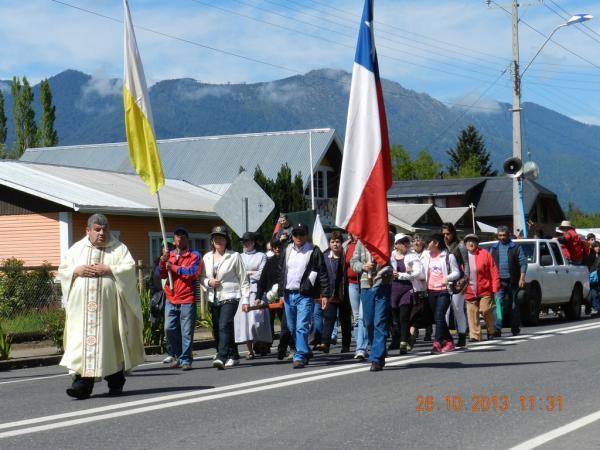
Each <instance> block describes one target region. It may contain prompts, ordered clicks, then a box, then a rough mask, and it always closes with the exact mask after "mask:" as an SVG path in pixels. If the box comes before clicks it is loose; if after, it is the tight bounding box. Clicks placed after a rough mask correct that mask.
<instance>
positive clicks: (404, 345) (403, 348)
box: [400, 342, 408, 355]
mask: <svg viewBox="0 0 600 450" xmlns="http://www.w3.org/2000/svg"><path fill="white" fill-rule="evenodd" d="M407 353H408V342H400V354H401V355H406V354H407Z"/></svg>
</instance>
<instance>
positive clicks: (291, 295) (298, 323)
mask: <svg viewBox="0 0 600 450" xmlns="http://www.w3.org/2000/svg"><path fill="white" fill-rule="evenodd" d="M313 305H314V301H313V299H312V298H311V297H306V296H304V295H301V294H300V293H299V292H297V291H286V293H285V298H284V307H285V316H286V318H287V324H288V329H289V330H290V333H291V335H292V336H294V338H295V341H296V353H295V354H294V361H303V362H304V363H306V362H308V356H309V354H310V349H309V348H308V332H309V328H310V320H311V317H312V314H313Z"/></svg>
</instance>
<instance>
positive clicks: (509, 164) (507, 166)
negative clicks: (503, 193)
mask: <svg viewBox="0 0 600 450" xmlns="http://www.w3.org/2000/svg"><path fill="white" fill-rule="evenodd" d="M502 167H503V168H504V174H505V175H506V176H508V177H511V178H517V177H520V176H521V175H522V174H523V162H522V161H521V160H520V159H519V158H508V159H507V160H506V161H504V165H503V166H502Z"/></svg>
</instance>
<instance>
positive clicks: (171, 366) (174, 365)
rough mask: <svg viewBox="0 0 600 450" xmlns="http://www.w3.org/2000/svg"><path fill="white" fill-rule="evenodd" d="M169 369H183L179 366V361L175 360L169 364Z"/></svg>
mask: <svg viewBox="0 0 600 450" xmlns="http://www.w3.org/2000/svg"><path fill="white" fill-rule="evenodd" d="M169 367H170V368H171V369H179V368H180V367H181V365H180V364H179V360H177V359H175V358H173V361H171V364H169Z"/></svg>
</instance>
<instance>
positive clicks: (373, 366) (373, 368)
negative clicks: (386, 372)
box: [369, 362, 383, 372]
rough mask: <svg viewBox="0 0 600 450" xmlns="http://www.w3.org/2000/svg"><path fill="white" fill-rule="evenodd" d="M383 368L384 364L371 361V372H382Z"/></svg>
mask: <svg viewBox="0 0 600 450" xmlns="http://www.w3.org/2000/svg"><path fill="white" fill-rule="evenodd" d="M382 370H383V366H382V365H381V364H377V363H376V362H372V363H371V368H370V369H369V371H370V372H381V371H382Z"/></svg>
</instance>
